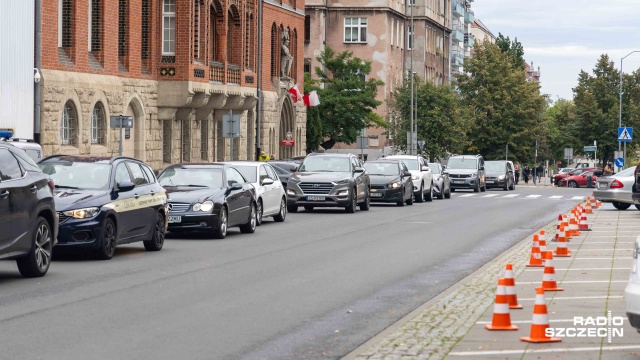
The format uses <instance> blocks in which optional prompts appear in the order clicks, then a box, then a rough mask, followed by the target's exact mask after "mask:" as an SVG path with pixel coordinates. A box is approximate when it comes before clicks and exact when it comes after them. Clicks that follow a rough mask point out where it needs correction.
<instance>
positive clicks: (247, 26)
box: [244, 14, 251, 69]
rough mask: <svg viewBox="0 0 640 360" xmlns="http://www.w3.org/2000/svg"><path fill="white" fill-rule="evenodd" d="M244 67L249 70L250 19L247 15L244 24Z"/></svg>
mask: <svg viewBox="0 0 640 360" xmlns="http://www.w3.org/2000/svg"><path fill="white" fill-rule="evenodd" d="M244 67H245V69H251V17H250V16H249V14H247V16H246V22H245V24H244Z"/></svg>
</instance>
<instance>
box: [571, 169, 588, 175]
mask: <svg viewBox="0 0 640 360" xmlns="http://www.w3.org/2000/svg"><path fill="white" fill-rule="evenodd" d="M583 172H584V170H581V169H576V170H573V171H572V172H570V173H569V175H580V174H582V173H583Z"/></svg>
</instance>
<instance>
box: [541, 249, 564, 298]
mask: <svg viewBox="0 0 640 360" xmlns="http://www.w3.org/2000/svg"><path fill="white" fill-rule="evenodd" d="M544 259H545V261H544V274H543V275H542V288H543V289H544V290H545V291H563V290H564V289H563V288H559V287H558V284H557V283H556V269H555V268H554V267H553V254H552V253H551V251H547V252H545V255H544Z"/></svg>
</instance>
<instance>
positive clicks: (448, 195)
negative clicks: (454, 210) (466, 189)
mask: <svg viewBox="0 0 640 360" xmlns="http://www.w3.org/2000/svg"><path fill="white" fill-rule="evenodd" d="M442 186H443V187H444V185H442ZM451 191H453V190H451V186H449V191H447V192H446V193H445V194H444V198H445V199H451Z"/></svg>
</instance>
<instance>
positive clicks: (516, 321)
mask: <svg viewBox="0 0 640 360" xmlns="http://www.w3.org/2000/svg"><path fill="white" fill-rule="evenodd" d="M625 320H626V318H625ZM573 321H574V319H557V320H554V319H550V320H549V323H563V322H570V323H573ZM511 323H512V324H531V320H511ZM476 324H477V325H485V324H491V321H478V322H476Z"/></svg>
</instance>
